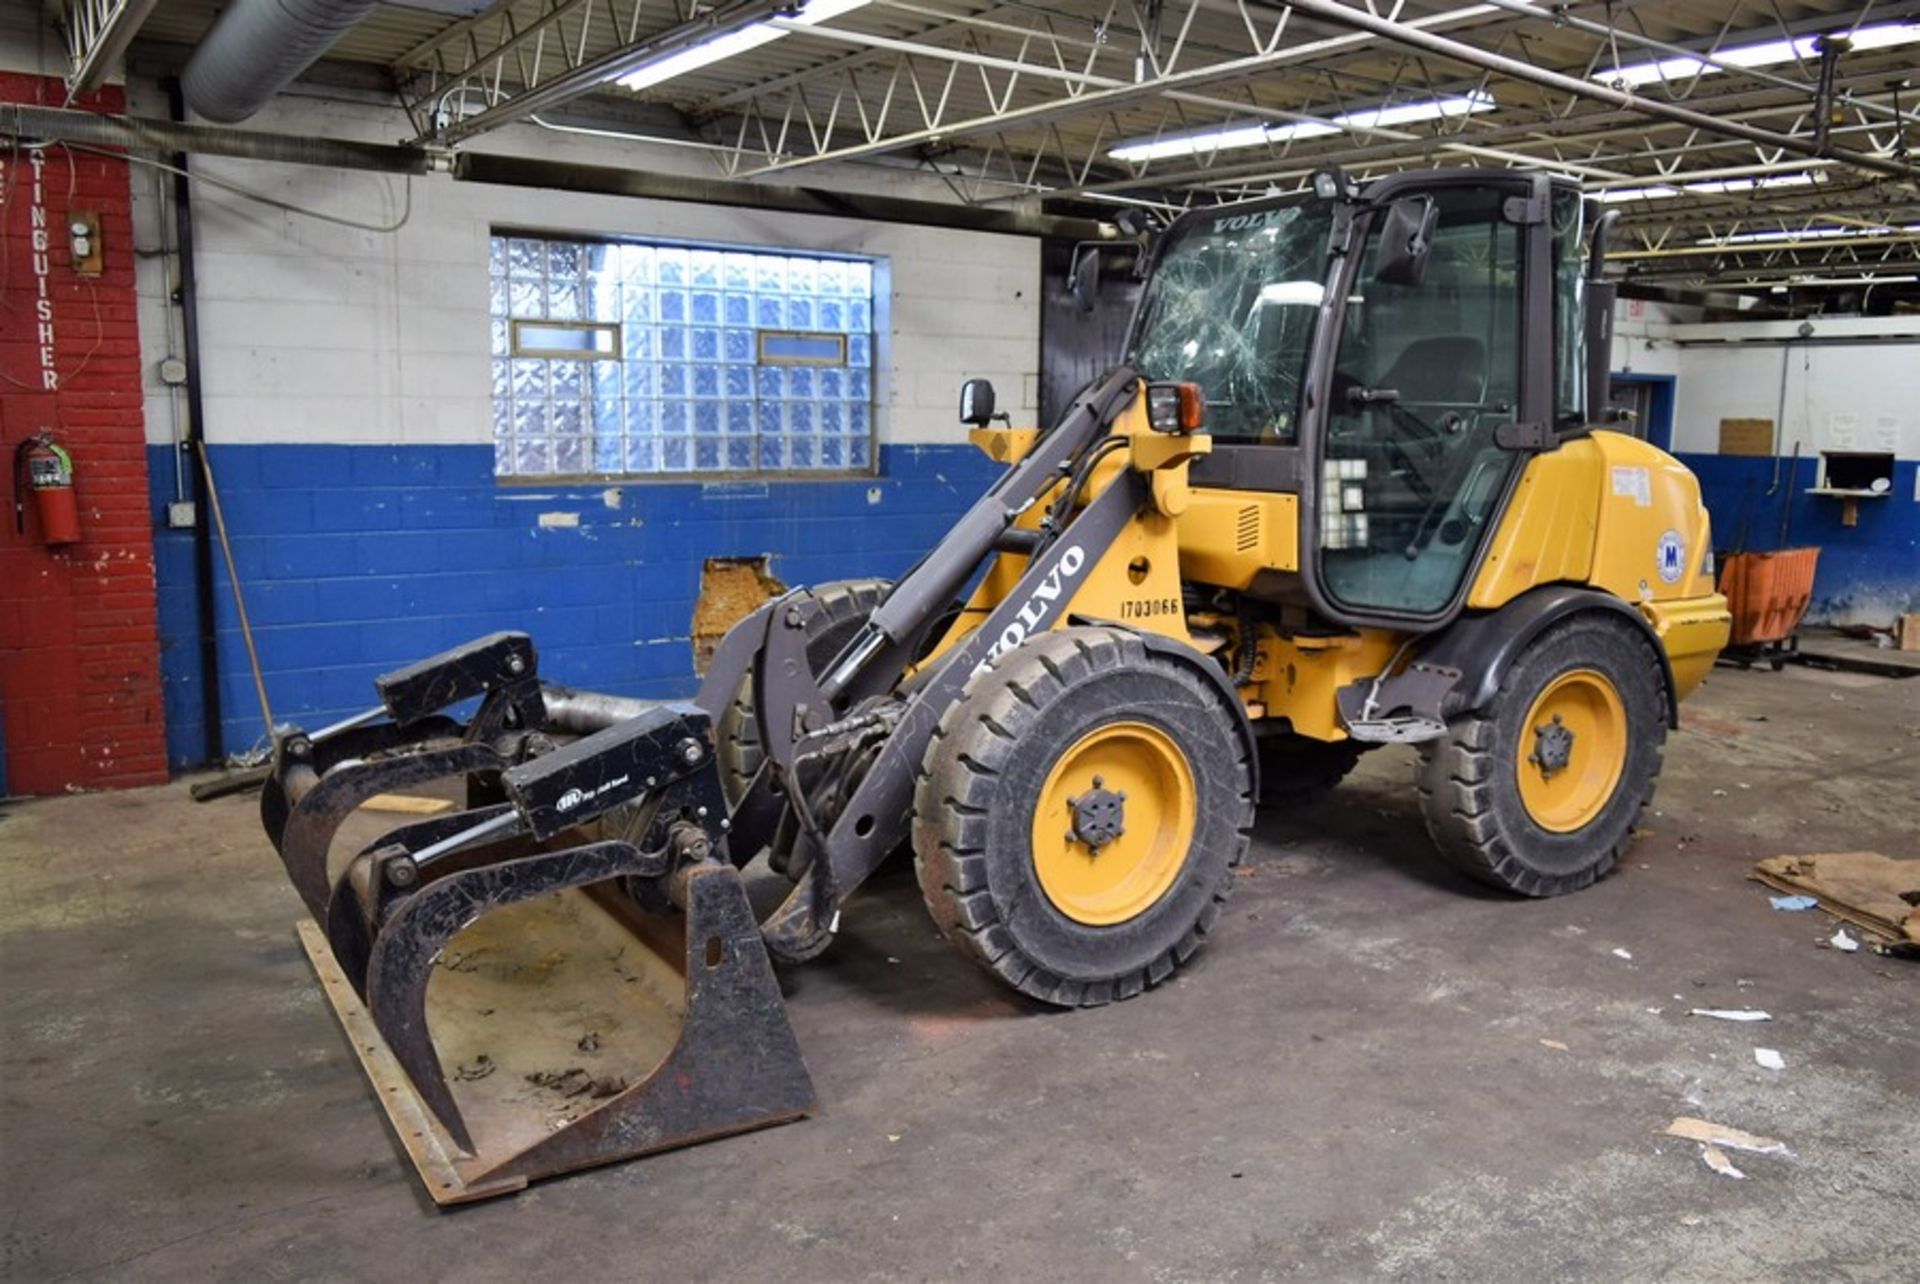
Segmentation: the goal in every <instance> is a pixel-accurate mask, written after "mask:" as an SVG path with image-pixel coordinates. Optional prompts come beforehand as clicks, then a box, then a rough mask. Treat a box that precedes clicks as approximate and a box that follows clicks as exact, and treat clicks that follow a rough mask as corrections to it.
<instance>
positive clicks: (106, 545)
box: [0, 73, 166, 794]
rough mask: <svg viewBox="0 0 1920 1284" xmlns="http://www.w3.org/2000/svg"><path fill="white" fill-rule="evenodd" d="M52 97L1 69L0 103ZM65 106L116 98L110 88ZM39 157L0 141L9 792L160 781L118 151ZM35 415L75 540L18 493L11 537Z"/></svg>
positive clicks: (53, 83)
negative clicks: (60, 472)
mask: <svg viewBox="0 0 1920 1284" xmlns="http://www.w3.org/2000/svg"><path fill="white" fill-rule="evenodd" d="M64 97H65V91H64V88H63V86H62V85H61V84H60V82H59V81H57V80H49V79H45V78H43V77H39V76H27V75H15V74H8V73H0V102H33V103H46V104H49V105H52V106H59V105H61V104H62V102H63V99H64ZM76 105H78V106H84V107H87V108H89V109H91V110H95V111H107V112H119V111H123V110H124V107H123V104H122V100H121V93H120V91H119V90H118V89H117V88H109V89H106V90H102V91H101V92H100V93H99V94H96V95H94V96H93V97H92V98H91V99H89V100H87V101H85V102H83V103H80V104H76ZM37 155H38V158H39V162H40V163H39V164H38V165H37V166H36V165H35V163H34V160H35V153H30V152H26V151H19V150H0V453H3V456H4V457H3V458H0V466H4V468H5V470H6V473H7V476H8V481H7V486H6V492H7V499H8V503H7V507H6V511H5V513H4V515H3V516H0V737H4V741H3V742H0V743H4V745H5V754H6V776H7V787H8V789H9V791H10V792H12V793H15V794H41V793H57V792H60V791H63V790H66V789H70V788H77V789H89V788H102V787H114V786H125V785H140V784H150V783H153V782H156V781H161V780H165V779H166V754H165V740H164V736H163V727H162V723H161V711H160V710H161V705H160V659H159V637H158V627H157V618H156V613H155V603H154V576H153V529H152V524H151V522H152V519H151V517H150V515H149V507H148V505H149V500H148V494H147V464H146V449H145V440H144V430H143V426H142V417H141V391H140V335H139V326H138V322H137V315H136V310H135V309H136V304H135V295H134V275H133V264H134V254H133V226H132V221H131V218H130V212H129V205H130V193H129V188H128V174H127V164H126V162H124V161H119V160H113V159H111V158H108V157H105V156H100V155H97V154H93V153H87V152H69V151H68V150H66V149H65V148H62V147H47V148H45V149H42V150H41V151H39V152H38V153H37ZM69 210H81V211H91V212H93V213H95V214H97V215H98V216H99V218H100V232H101V246H102V249H103V252H104V264H103V271H102V273H101V275H100V276H98V277H82V276H79V275H77V274H76V273H75V272H74V271H73V268H72V262H71V260H72V256H71V252H70V245H69V238H68V234H67V230H66V229H67V225H68V218H67V213H68V211H69ZM43 300H44V303H45V305H46V306H45V307H44V308H43V306H42V302H43ZM49 317H50V318H51V320H50V324H51V327H52V341H51V343H48V342H47V341H46V340H47V333H46V329H45V326H46V325H47V324H48V323H49V321H48V318H49ZM43 429H51V430H53V432H54V433H55V434H57V436H58V437H59V440H60V441H61V443H62V444H63V445H64V446H65V447H66V448H67V450H68V451H69V452H71V454H72V455H73V462H74V473H75V497H76V499H77V500H78V502H79V508H80V527H81V541H80V543H78V544H71V545H67V546H66V547H63V548H58V549H50V548H48V547H47V546H46V545H45V544H43V543H42V542H41V540H40V528H39V523H38V521H37V520H36V518H35V515H34V512H33V503H32V499H31V497H28V500H27V519H26V521H27V527H26V532H25V534H24V535H23V534H21V533H20V532H19V531H18V530H17V529H16V527H15V523H14V515H13V511H12V503H11V500H12V497H13V484H12V467H13V451H14V446H15V445H16V444H17V443H18V442H20V441H21V440H22V439H24V438H26V437H29V436H31V435H33V434H34V433H36V432H39V431H41V430H43Z"/></svg>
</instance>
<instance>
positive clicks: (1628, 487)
mask: <svg viewBox="0 0 1920 1284" xmlns="http://www.w3.org/2000/svg"><path fill="white" fill-rule="evenodd" d="M1613 493H1614V494H1616V495H1629V496H1632V498H1633V502H1634V503H1635V504H1636V505H1638V506H1639V507H1641V508H1652V507H1653V475H1652V474H1651V473H1649V472H1648V471H1647V470H1646V469H1644V468H1627V467H1616V468H1615V469H1614V470H1613Z"/></svg>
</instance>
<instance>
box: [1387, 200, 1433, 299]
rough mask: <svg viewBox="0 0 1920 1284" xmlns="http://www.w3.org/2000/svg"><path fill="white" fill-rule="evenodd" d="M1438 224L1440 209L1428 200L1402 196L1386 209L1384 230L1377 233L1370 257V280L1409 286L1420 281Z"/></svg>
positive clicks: (1425, 270)
mask: <svg viewBox="0 0 1920 1284" xmlns="http://www.w3.org/2000/svg"><path fill="white" fill-rule="evenodd" d="M1439 221H1440V207H1439V206H1438V205H1435V204H1434V203H1433V198H1432V197H1431V196H1403V197H1401V198H1400V199H1399V200H1397V201H1395V202H1394V203H1393V204H1392V205H1389V206H1388V207H1387V221H1386V226H1384V227H1383V228H1381V229H1380V248H1379V250H1378V251H1376V252H1375V254H1374V260H1373V279H1374V280H1376V281H1384V282H1386V283H1387V284H1388V285H1410V286H1418V285H1419V284H1420V282H1422V281H1424V280H1425V279H1426V276H1427V258H1428V256H1429V255H1430V254H1431V253H1432V251H1433V229H1434V225H1435V224H1436V223H1438V222H1439Z"/></svg>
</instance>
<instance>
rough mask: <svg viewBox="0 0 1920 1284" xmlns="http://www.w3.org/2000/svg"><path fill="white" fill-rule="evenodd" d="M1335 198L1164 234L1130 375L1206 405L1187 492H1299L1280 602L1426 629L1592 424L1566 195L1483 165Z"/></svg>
mask: <svg viewBox="0 0 1920 1284" xmlns="http://www.w3.org/2000/svg"><path fill="white" fill-rule="evenodd" d="M1327 186H1328V187H1329V188H1331V189H1333V194H1331V195H1330V196H1321V195H1315V196H1312V197H1308V198H1304V199H1302V198H1289V199H1285V200H1276V201H1266V202H1255V203H1250V204H1246V205H1238V206H1231V207H1225V208H1222V209H1216V210H1208V211H1198V212H1194V213H1191V214H1188V215H1187V216H1185V217H1184V218H1182V219H1181V220H1180V221H1179V222H1178V223H1176V224H1175V225H1174V226H1173V228H1171V229H1170V230H1169V232H1168V234H1167V236H1166V238H1165V239H1164V241H1163V242H1162V244H1161V245H1160V247H1159V249H1158V251H1157V255H1156V259H1155V263H1154V266H1153V270H1152V273H1151V275H1150V277H1149V280H1148V283H1147V287H1146V291H1145V293H1144V295H1143V297H1142V299H1141V303H1140V307H1139V309H1138V311H1137V312H1136V314H1135V317H1134V324H1133V329H1132V332H1131V335H1130V342H1129V363H1130V364H1131V365H1133V366H1134V367H1135V368H1136V369H1138V370H1140V371H1141V373H1142V374H1144V375H1146V376H1147V377H1148V378H1150V379H1180V380H1189V381H1192V382H1195V383H1198V384H1199V385H1200V386H1201V388H1202V390H1203V391H1204V393H1205V396H1206V400H1207V407H1208V417H1209V428H1210V430H1211V432H1212V434H1213V439H1214V450H1213V452H1212V454H1210V455H1208V456H1205V457H1202V458H1201V459H1199V460H1197V461H1196V462H1195V463H1194V465H1193V467H1192V472H1191V476H1192V481H1193V483H1194V485H1195V486H1196V487H1197V488H1201V489H1202V491H1203V492H1204V491H1206V490H1209V489H1211V490H1215V491H1232V492H1278V493H1282V494H1288V493H1290V494H1293V495H1295V496H1297V507H1298V520H1299V539H1298V548H1299V564H1298V567H1297V573H1296V576H1295V577H1291V579H1290V582H1289V583H1287V584H1286V585H1284V586H1283V590H1282V591H1283V592H1284V593H1285V594H1286V595H1288V596H1294V597H1296V598H1298V599H1300V600H1301V601H1302V602H1303V604H1305V605H1308V606H1311V607H1312V608H1313V609H1314V611H1315V613H1316V614H1318V615H1321V616H1323V617H1326V618H1328V619H1330V620H1332V621H1335V622H1337V623H1341V624H1347V625H1378V626H1385V627H1391V628H1396V629H1402V630H1416V631H1421V630H1425V629H1430V628H1435V627H1439V626H1440V625H1442V624H1444V623H1446V622H1447V621H1448V620H1450V619H1451V618H1452V617H1453V616H1454V615H1455V614H1457V613H1458V611H1459V609H1460V604H1461V602H1462V600H1463V599H1464V597H1465V595H1466V591H1467V586H1468V584H1469V583H1470V582H1471V580H1472V576H1473V571H1474V569H1475V568H1476V566H1477V565H1478V563H1479V559H1480V554H1481V552H1482V550H1483V549H1484V547H1485V544H1486V541H1487V538H1488V536H1489V535H1490V533H1491V532H1492V530H1493V528H1494V526H1495V525H1496V524H1497V522H1498V519H1499V516H1500V514H1501V512H1502V510H1503V508H1504V505H1505V503H1506V499H1507V495H1508V493H1509V491H1510V490H1511V488H1512V486H1513V484H1514V482H1515V479H1516V478H1517V477H1518V475H1519V473H1520V471H1521V469H1522V468H1523V467H1524V466H1525V462H1526V459H1527V458H1528V456H1529V454H1530V453H1532V452H1535V451H1539V450H1543V449H1551V448H1553V447H1554V446H1557V445H1558V444H1559V442H1560V441H1561V440H1562V439H1563V438H1564V437H1565V436H1567V435H1571V434H1577V433H1580V432H1583V431H1584V430H1585V428H1586V426H1587V422H1588V421H1587V418H1586V405H1585V402H1586V389H1587V384H1588V369H1587V357H1586V353H1587V346H1588V345H1587V316H1586V308H1585V305H1584V302H1583V297H1584V292H1585V288H1586V283H1585V281H1584V275H1585V274H1584V272H1583V262H1584V261H1583V248H1584V247H1583V235H1582V231H1583V229H1582V216H1581V202H1580V197H1579V194H1578V191H1577V189H1576V188H1575V187H1574V185H1573V184H1572V183H1571V182H1569V181H1563V180H1557V179H1549V178H1547V177H1545V176H1541V175H1529V174H1522V173H1507V172H1502V171H1487V170H1454V171H1439V172H1428V173H1424V174H1419V175H1407V176H1404V177H1389V178H1385V179H1381V180H1379V181H1378V182H1375V183H1372V184H1369V185H1367V186H1366V187H1364V188H1362V189H1360V190H1359V191H1357V192H1353V191H1351V190H1349V189H1348V188H1347V187H1346V186H1345V185H1344V184H1339V185H1333V184H1328V185H1327Z"/></svg>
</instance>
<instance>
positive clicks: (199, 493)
mask: <svg viewBox="0 0 1920 1284" xmlns="http://www.w3.org/2000/svg"><path fill="white" fill-rule="evenodd" d="M166 91H167V108H168V110H169V111H170V112H172V114H173V115H174V117H175V118H176V119H184V118H185V116H186V111H187V106H186V99H185V97H184V96H183V95H182V93H181V91H180V82H179V81H178V80H169V81H167V83H166ZM67 114H68V115H86V114H88V113H84V112H70V113H67ZM103 119H104V118H103ZM172 163H173V164H174V165H175V166H176V167H177V168H178V170H179V171H180V172H178V173H176V174H175V175H174V176H173V239H174V257H175V261H176V262H177V263H178V265H179V269H180V279H179V282H178V285H177V287H176V289H177V290H178V293H179V303H180V333H181V351H180V357H181V360H182V362H183V363H184V364H185V365H186V368H187V379H186V392H187V432H186V440H185V441H183V442H181V443H180V444H179V445H176V446H175V447H174V449H176V450H188V451H191V452H192V453H193V454H194V456H195V460H194V462H195V463H196V464H199V463H201V462H202V457H204V455H205V454H206V449H207V438H206V431H205V423H206V420H205V417H204V416H205V413H206V411H205V405H204V402H203V400H202V398H201V395H200V304H199V297H198V289H199V287H198V283H197V280H196V277H195V275H194V262H193V183H192V181H191V180H190V179H189V178H188V177H187V173H186V170H187V156H186V153H185V152H180V153H178V154H177V155H175V156H174V158H173V161H172ZM191 471H192V473H193V476H194V486H193V490H194V495H195V497H196V502H195V503H194V506H193V578H194V590H195V592H194V601H195V604H196V606H197V607H198V614H199V621H200V716H201V717H202V718H203V719H204V720H205V722H206V730H205V736H204V739H203V742H202V752H203V753H204V754H205V755H206V760H207V761H208V762H218V761H219V760H220V759H221V757H223V756H224V752H225V745H224V743H223V740H222V737H221V734H220V714H221V710H220V634H219V616H218V613H217V611H216V608H215V603H214V577H213V513H212V506H213V505H212V500H213V496H212V495H211V494H209V493H208V489H207V482H206V479H207V478H208V476H210V473H209V471H208V470H207V469H206V468H204V467H196V468H194V469H192V470H191ZM268 730H269V731H271V730H272V728H268Z"/></svg>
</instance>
